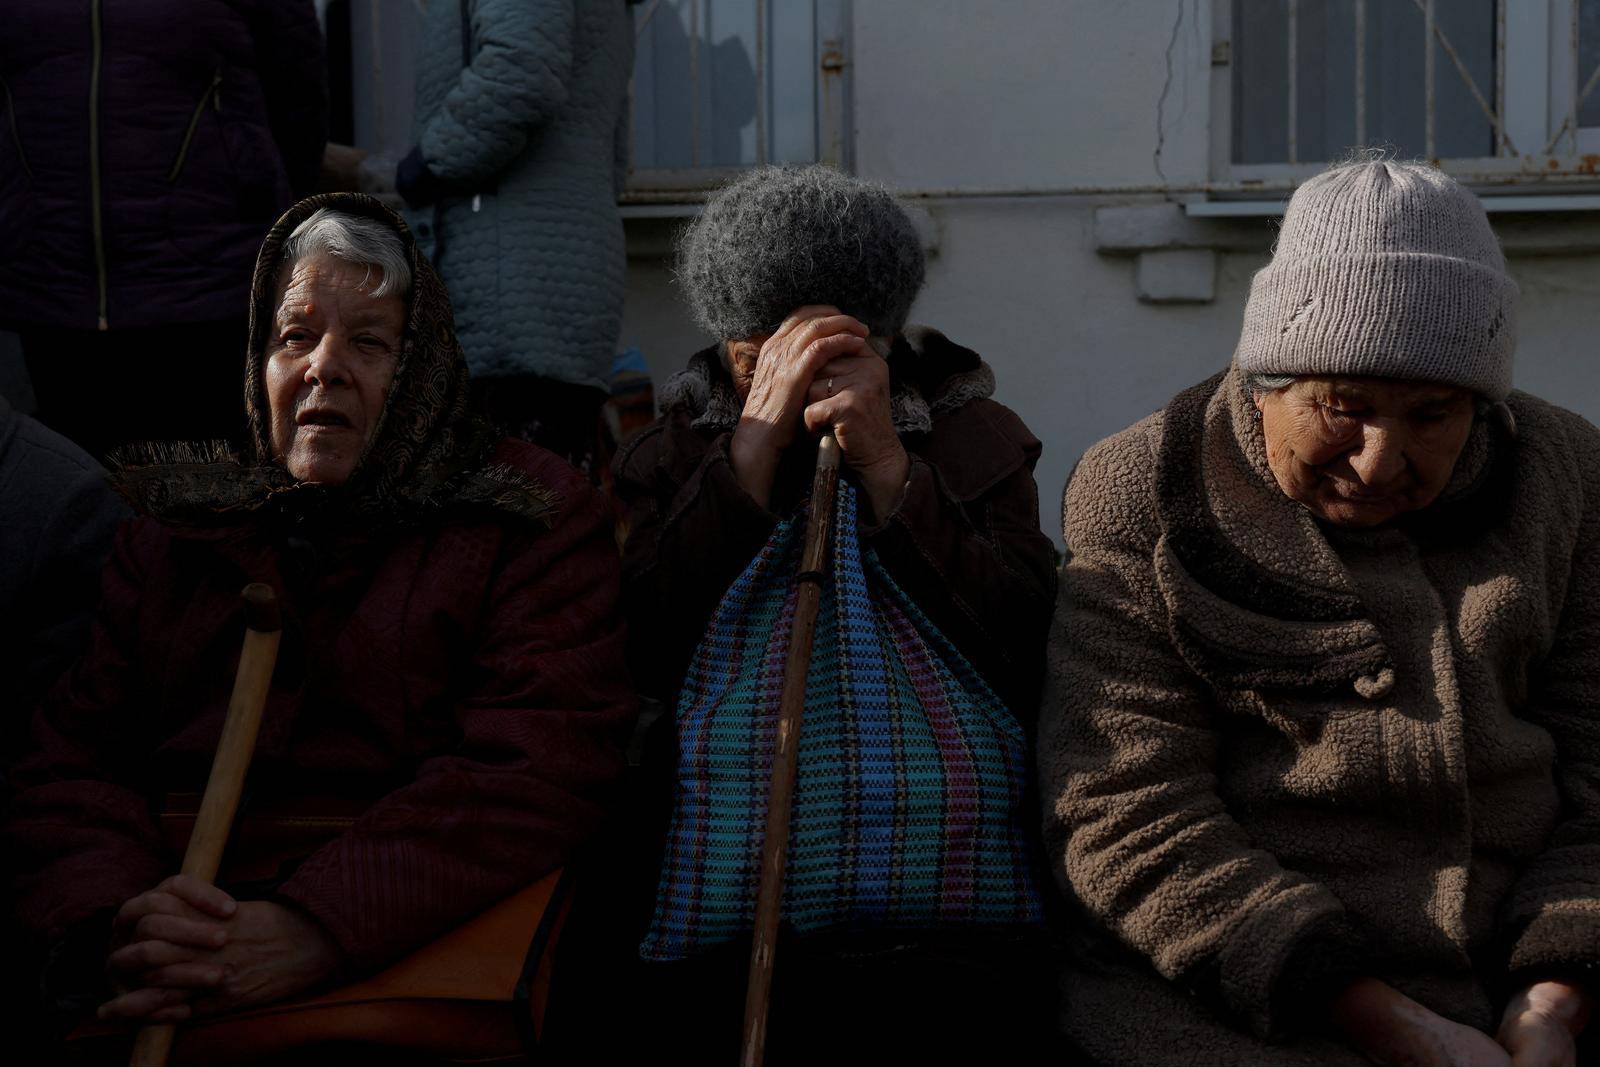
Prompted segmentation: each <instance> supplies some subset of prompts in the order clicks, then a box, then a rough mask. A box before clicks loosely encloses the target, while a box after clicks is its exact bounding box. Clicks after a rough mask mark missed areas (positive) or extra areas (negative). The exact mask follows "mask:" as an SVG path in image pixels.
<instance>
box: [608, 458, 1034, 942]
mask: <svg viewBox="0 0 1600 1067" xmlns="http://www.w3.org/2000/svg"><path fill="white" fill-rule="evenodd" d="M835 515H836V518H835V528H834V531H833V539H832V546H831V552H832V569H831V572H830V574H831V577H830V580H829V581H828V582H827V583H826V584H825V585H824V587H823V593H822V607H821V611H820V613H819V615H818V619H817V630H816V643H815V646H814V649H813V652H812V656H811V669H810V671H809V672H808V674H807V677H806V701H805V719H804V723H803V724H802V727H801V731H800V776H799V782H798V785H797V788H796V793H795V800H794V813H793V819H792V825H791V830H790V845H789V867H788V872H787V878H786V881H785V887H784V905H783V914H784V919H785V921H786V922H787V923H788V924H790V925H791V926H792V927H793V928H794V929H796V930H798V931H800V932H813V931H819V930H841V929H843V930H849V929H874V928H876V929H881V928H890V927H893V928H918V929H924V928H932V927H940V926H984V925H992V926H1014V925H1020V924H1032V923H1037V922H1040V921H1042V909H1041V904H1040V895H1039V888H1038V885H1037V882H1036V881H1035V872H1034V869H1033V864H1032V861H1031V853H1030V849H1029V846H1028V841H1027V837H1026V835H1025V834H1024V832H1023V830H1022V822H1021V819H1022V816H1023V810H1022V806H1023V794H1024V789H1025V780H1026V766H1025V760H1026V754H1025V752H1026V745H1025V742H1024V739H1023V732H1022V728H1021V726H1020V725H1019V724H1018V723H1017V721H1016V718H1015V717H1014V716H1013V715H1012V714H1011V712H1010V711H1008V710H1007V709H1006V707H1005V706H1004V705H1003V704H1002V703H1001V702H1000V699H999V698H998V697H997V696H996V695H995V694H994V692H993V690H991V689H990V688H989V686H988V685H987V683H985V682H984V681H983V679H982V678H981V677H979V675H978V673H977V672H976V671H975V670H974V669H973V668H972V666H971V665H970V664H969V663H968V662H967V661H966V659H964V658H963V657H962V655H961V654H960V653H959V652H957V651H956V649H955V648H954V647H953V646H952V645H951V644H950V643H949V641H948V640H946V639H945V637H944V635H943V634H941V633H940V632H939V631H938V630H937V629H936V628H935V627H934V626H933V625H932V624H931V623H930V622H929V621H928V619H927V618H926V617H925V616H924V615H923V614H922V612H921V611H920V610H918V608H917V606H916V605H915V604H913V603H912V602H911V600H910V598H908V597H907V596H906V595H905V594H904V593H903V592H902V591H901V590H900V588H899V587H898V586H896V585H895V583H894V581H893V579H891V578H890V577H889V574H888V572H886V571H885V570H884V568H883V565H882V564H881V563H880V562H879V561H878V558H877V556H876V554H875V553H874V552H873V551H872V550H871V549H870V548H868V549H867V550H865V551H863V550H862V546H861V541H860V537H859V534H858V532H857V526H856V491H855V489H854V487H853V486H851V485H850V484H849V483H848V482H845V481H841V482H840V483H839V498H838V507H837V509H836V511H835ZM803 531H804V515H803V514H802V515H800V516H797V517H796V518H793V519H789V520H787V521H785V522H783V523H781V524H779V526H778V528H777V530H776V531H774V533H773V535H772V537H771V539H770V540H769V541H768V542H767V544H766V546H765V547H763V548H762V550H761V552H760V553H759V554H758V555H757V556H756V558H755V559H754V560H753V561H752V562H751V563H750V565H749V566H748V567H747V568H746V569H745V571H744V573H743V574H741V575H740V576H739V578H738V579H737V580H736V581H735V582H734V583H733V585H732V586H731V587H729V589H728V591H727V593H726V594H724V596H723V598H722V602H721V603H720V604H719V605H718V606H717V610H716V612H715V613H714V615H713V616H712V620H711V624H710V626H709V627H708V629H707V631H706V635H705V637H704V639H703V640H702V641H701V643H700V647H699V648H698V649H697V650H696V653H695V656H694V659H693V661H692V663H691V665H690V668H689V672H688V675H687V677H686V678H685V680H684V686H683V691H682V693H681V694H680V696H679V699H678V708H677V716H678V753H679V755H678V791H677V797H676V801H675V805H674V810H673V816H672V826H671V829H670V831H669V833H668V838H667V850H666V855H665V859H664V861H663V864H662V871H661V881H660V886H659V888H658V890H657V894H656V910H655V917H654V920H653V921H652V923H651V928H650V932H649V934H648V935H647V936H646V938H645V941H644V944H643V945H641V946H640V952H641V954H642V955H643V956H644V957H645V958H647V959H658V960H672V959H682V958H684V957H686V956H690V955H693V954H694V953H696V952H698V951H701V950H703V949H706V948H710V947H712V946H714V945H718V944H722V943H725V942H727V941H730V940H733V939H734V938H735V937H737V936H738V935H739V934H741V933H744V932H747V931H749V930H750V929H751V927H752V926H753V925H754V919H755V898H756V883H757V880H758V878H759V876H760V865H761V859H760V848H761V839H762V836H763V834H764V833H765V829H766V803H767V788H768V784H769V781H770V777H771V766H772V748H773V740H774V733H775V730H776V724H777V717H778V703H779V698H780V695H781V692H782V689H783V667H784V662H785V660H786V658H787V656H788V650H789V635H790V630H791V622H792V619H793V614H794V605H795V594H796V589H797V586H796V583H795V581H794V575H795V571H796V567H797V565H798V560H799V555H800V549H801V539H802V537H803Z"/></svg>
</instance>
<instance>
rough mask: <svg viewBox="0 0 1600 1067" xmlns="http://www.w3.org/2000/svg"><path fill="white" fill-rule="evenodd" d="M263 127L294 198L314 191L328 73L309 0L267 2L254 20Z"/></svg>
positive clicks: (325, 138)
mask: <svg viewBox="0 0 1600 1067" xmlns="http://www.w3.org/2000/svg"><path fill="white" fill-rule="evenodd" d="M253 31H254V35H255V47H256V70H257V73H258V74H259V76H260V78H261V85H262V89H263V92H264V93H265V95H266V100H267V122H268V124H269V125H270V126H271V128H272V139H273V140H274V141H275V142H277V145H278V152H279V153H280V154H281V155H282V156H283V166H284V170H285V171H287V172H288V175H289V187H290V189H291V190H292V191H293V195H294V199H295V200H299V199H301V198H302V197H306V196H310V195H311V194H312V193H314V192H316V191H317V182H318V179H319V177H320V175H321V170H322V150H323V147H324V146H325V145H326V144H327V141H328V70H327V64H326V63H325V62H324V57H323V44H322V27H321V25H320V24H319V23H318V22H317V10H316V6H315V5H314V4H312V3H311V0H271V2H269V3H264V4H260V5H258V8H257V11H256V15H255V18H254V20H253Z"/></svg>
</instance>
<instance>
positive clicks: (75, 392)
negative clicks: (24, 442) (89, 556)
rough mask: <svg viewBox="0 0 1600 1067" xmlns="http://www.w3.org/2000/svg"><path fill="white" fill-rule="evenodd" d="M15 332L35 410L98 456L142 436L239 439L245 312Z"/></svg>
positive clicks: (143, 438)
mask: <svg viewBox="0 0 1600 1067" xmlns="http://www.w3.org/2000/svg"><path fill="white" fill-rule="evenodd" d="M19 335H20V337H21V339H22V358H23V361H24V362H25V363H26V364H27V366H28V377H29V378H30V379H31V380H32V382H33V395H34V397H35V398H36V399H37V401H38V405H39V409H38V411H37V412H36V413H35V415H36V417H37V418H38V419H39V421H40V422H42V423H44V424H45V425H46V426H48V427H50V428H51V429H52V430H55V431H56V432H57V433H59V434H61V435H63V436H64V437H67V438H68V439H70V440H72V441H74V442H76V443H77V444H78V445H79V446H80V447H82V448H83V450H84V451H86V452H88V453H89V454H90V455H92V456H94V457H95V458H96V459H98V460H100V461H101V462H104V461H105V459H106V456H107V454H108V453H110V452H111V451H112V450H114V449H117V448H120V447H122V446H125V445H130V444H134V443H137V442H143V441H207V440H217V439H224V440H226V441H228V443H229V444H231V445H232V446H233V447H235V448H238V447H240V446H241V445H242V444H243V442H244V432H245V424H244V357H245V347H246V345H247V344H248V328H247V326H246V323H245V319H244V318H242V317H241V318H238V319H228V320H226V321H223V322H198V323H182V324H174V325H171V326H150V327H140V328H138V329H127V330H62V329H53V328H35V329H23V330H20V331H19Z"/></svg>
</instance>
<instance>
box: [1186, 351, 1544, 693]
mask: <svg viewBox="0 0 1600 1067" xmlns="http://www.w3.org/2000/svg"><path fill="white" fill-rule="evenodd" d="M1509 426H1510V424H1509V421H1508V420H1497V419H1494V418H1480V419H1479V420H1478V422H1477V423H1476V424H1475V425H1474V427H1473V432H1472V436H1471V437H1470V438H1469V441H1468V444H1467V447H1466V449H1465V450H1464V451H1463V453H1462V458H1461V460H1460V461H1458V463H1457V465H1456V472H1455V474H1454V475H1453V476H1452V480H1451V483H1450V485H1449V487H1448V488H1447V489H1446V491H1445V493H1444V494H1443V495H1442V496H1441V498H1440V500H1439V501H1438V502H1437V503H1435V504H1434V505H1433V506H1432V507H1429V508H1427V509H1424V510H1423V511H1422V512H1419V513H1418V514H1417V515H1415V516H1413V517H1411V518H1409V519H1406V520H1403V521H1399V522H1396V523H1395V524H1394V526H1393V531H1391V532H1390V534H1389V535H1390V536H1392V535H1393V534H1394V533H1395V532H1398V533H1399V534H1404V535H1406V536H1410V537H1412V538H1414V539H1415V540H1416V541H1418V542H1419V543H1427V544H1439V543H1446V542H1460V541H1463V540H1470V539H1471V538H1473V537H1477V536H1481V534H1482V532H1483V529H1484V524H1485V523H1487V522H1489V521H1492V516H1494V515H1495V514H1498V513H1499V509H1497V508H1496V507H1495V501H1496V499H1498V498H1500V497H1502V496H1503V495H1504V494H1506V493H1507V492H1508V491H1509V487H1510V482H1511V475H1512V471H1513V469H1514V463H1515V440H1514V438H1513V436H1512V434H1511V433H1510V430H1509ZM1156 486H1157V514H1158V520H1159V522H1160V526H1161V533H1160V538H1159V541H1158V545H1157V559H1156V570H1157V576H1158V580H1159V582H1160V584H1161V587H1162V593H1163V596H1164V597H1165V599H1166V600H1167V604H1168V607H1169V609H1170V618H1171V620H1172V622H1171V626H1172V631H1173V639H1174V641H1175V642H1176V644H1177V646H1178V648H1179V650H1180V652H1181V653H1182V654H1183V656H1184V658H1185V660H1186V661H1188V662H1189V663H1190V664H1191V666H1193V667H1194V668H1195V670H1196V671H1197V672H1198V673H1200V674H1201V675H1202V676H1203V677H1206V678H1207V679H1208V680H1210V681H1211V682H1213V684H1216V685H1219V686H1221V687H1224V688H1233V689H1272V688H1283V687H1303V686H1312V687H1346V686H1349V685H1351V684H1354V685H1355V688H1356V689H1357V691H1358V692H1361V693H1362V694H1363V695H1373V696H1376V695H1381V694H1382V693H1383V692H1385V691H1387V689H1388V688H1389V686H1391V685H1392V684H1393V678H1394V675H1393V664H1392V660H1391V657H1390V655H1389V653H1388V650H1387V649H1386V648H1385V647H1384V643H1383V639H1382V637H1381V635H1380V634H1379V632H1378V630H1377V627H1376V626H1375V625H1374V624H1373V623H1372V621H1371V619H1370V617H1369V612H1368V610H1367V608H1366V606H1365V605H1364V604H1363V602H1362V600H1361V597H1360V595H1359V594H1358V593H1357V591H1356V586H1355V583H1354V580H1353V579H1352V578H1351V576H1350V574H1349V572H1348V571H1347V569H1346V567H1345V565H1344V563H1343V561H1342V560H1341V558H1340V555H1339V552H1338V549H1337V548H1336V546H1335V544H1334V543H1333V542H1331V541H1330V539H1329V535H1328V533H1327V531H1325V529H1324V528H1323V527H1322V526H1321V525H1320V524H1319V523H1318V522H1317V520H1316V519H1315V518H1314V517H1313V516H1312V514H1311V512H1310V511H1308V510H1307V509H1306V508H1304V507H1302V506H1301V505H1299V504H1297V503H1295V502H1294V501H1292V500H1290V499H1289V498H1288V497H1286V496H1284V494H1283V492H1282V490H1281V489H1279V487H1278V485H1277V481H1276V480H1275V479H1274V478H1273V475H1272V471H1271V468H1270V467H1269V466H1268V464H1267V456H1266V442H1265V440H1264V438H1263V435H1262V432H1261V426H1260V423H1259V422H1258V421H1257V420H1256V419H1255V417H1254V405H1253V404H1252V402H1251V400H1250V397H1249V396H1248V394H1247V391H1246V389H1245V386H1244V382H1243V379H1242V377H1241V375H1240V374H1239V373H1238V372H1237V370H1236V369H1232V368H1230V369H1229V370H1227V371H1224V372H1223V373H1221V374H1218V375H1216V376H1215V377H1213V378H1211V379H1209V380H1208V381H1206V382H1203V383H1201V384H1200V385H1197V386H1195V387H1194V388H1192V389H1188V390H1185V391H1184V392H1182V393H1180V394H1178V396H1177V397H1175V398H1174V399H1173V401H1172V402H1171V403H1170V404H1169V405H1168V406H1167V408H1166V411H1165V413H1164V415H1163V425H1162V434H1161V447H1160V450H1159V454H1158V455H1157V457H1156Z"/></svg>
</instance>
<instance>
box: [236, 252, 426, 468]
mask: <svg viewBox="0 0 1600 1067" xmlns="http://www.w3.org/2000/svg"><path fill="white" fill-rule="evenodd" d="M381 282H382V275H381V273H380V272H379V271H377V270H376V269H373V270H369V269H368V268H366V267H364V266H359V265H356V264H353V263H347V262H345V261H343V260H340V259H335V258H333V257H332V256H327V255H313V256H307V257H306V258H304V259H302V260H300V261H299V262H297V263H296V264H294V266H293V267H292V268H291V269H289V270H287V271H285V272H284V273H283V275H282V277H280V278H279V280H278V300H277V308H278V309H277V312H276V314H275V315H274V317H273V323H272V327H271V331H270V332H269V333H268V335H267V349H266V391H267V405H268V409H269V417H270V419H271V423H272V454H273V458H275V459H276V460H277V461H278V462H279V463H282V464H283V465H284V466H285V467H287V468H288V470H289V473H290V474H292V475H294V476H295V477H296V478H298V479H299V480H301V481H304V482H322V483H326V484H329V485H342V484H343V483H344V482H346V481H348V480H349V478H350V475H351V473H352V472H353V471H354V470H355V468H356V463H357V462H358V461H359V460H360V459H361V454H362V452H363V450H364V449H365V448H366V446H367V442H368V441H370V440H371V439H372V434H373V431H374V430H375V429H376V428H377V425H378V416H379V415H380V414H381V413H382V411H383V405H384V402H385V401H386V400H387V399H388V397H389V386H390V384H391V383H392V382H393V381H394V372H395V364H396V361H397V360H398V359H399V356H400V339H401V336H402V334H403V333H404V331H405V323H406V306H405V300H404V298H402V297H401V296H400V295H399V294H398V293H389V294H388V295H386V296H382V297H374V296H373V295H372V289H373V288H374V287H375V286H377V285H379V284H380V283H381Z"/></svg>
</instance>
